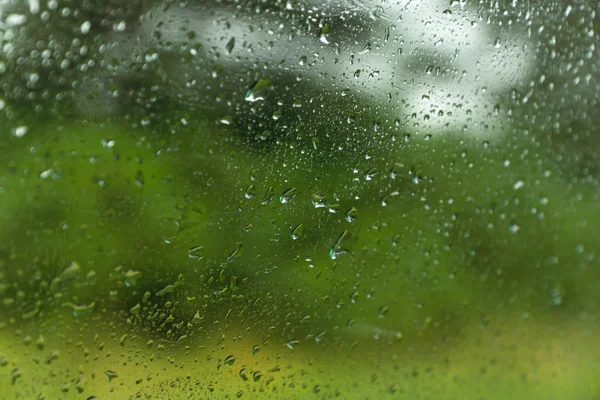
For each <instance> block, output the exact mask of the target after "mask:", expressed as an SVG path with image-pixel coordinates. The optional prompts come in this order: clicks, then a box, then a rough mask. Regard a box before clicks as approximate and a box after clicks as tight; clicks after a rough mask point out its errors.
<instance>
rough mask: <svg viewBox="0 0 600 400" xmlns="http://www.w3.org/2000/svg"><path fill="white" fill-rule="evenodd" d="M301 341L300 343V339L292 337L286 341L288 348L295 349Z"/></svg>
mask: <svg viewBox="0 0 600 400" xmlns="http://www.w3.org/2000/svg"><path fill="white" fill-rule="evenodd" d="M299 343H300V341H298V340H296V339H291V340H288V341H287V342H286V343H285V347H287V348H288V349H295V348H296V346H297V345H298V344H299Z"/></svg>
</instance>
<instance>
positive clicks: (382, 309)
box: [377, 306, 388, 318]
mask: <svg viewBox="0 0 600 400" xmlns="http://www.w3.org/2000/svg"><path fill="white" fill-rule="evenodd" d="M387 313H388V308H387V307H386V306H381V307H379V310H378V311H377V316H378V317H379V318H383V317H385V316H386V315H387Z"/></svg>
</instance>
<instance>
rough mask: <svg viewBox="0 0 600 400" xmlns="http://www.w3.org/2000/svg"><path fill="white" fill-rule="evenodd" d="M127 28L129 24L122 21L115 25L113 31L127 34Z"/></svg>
mask: <svg viewBox="0 0 600 400" xmlns="http://www.w3.org/2000/svg"><path fill="white" fill-rule="evenodd" d="M126 28H127V23H126V22H125V21H120V22H119V23H117V24H114V25H113V31H115V32H125V29H126Z"/></svg>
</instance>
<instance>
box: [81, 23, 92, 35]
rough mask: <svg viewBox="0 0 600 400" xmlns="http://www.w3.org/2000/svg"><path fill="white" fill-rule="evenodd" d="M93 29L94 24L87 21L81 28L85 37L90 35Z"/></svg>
mask: <svg viewBox="0 0 600 400" xmlns="http://www.w3.org/2000/svg"><path fill="white" fill-rule="evenodd" d="M91 28H92V22H91V21H85V22H84V23H83V24H81V26H80V27H79V29H80V30H81V33H82V34H84V35H86V34H88V33H89V32H90V29H91Z"/></svg>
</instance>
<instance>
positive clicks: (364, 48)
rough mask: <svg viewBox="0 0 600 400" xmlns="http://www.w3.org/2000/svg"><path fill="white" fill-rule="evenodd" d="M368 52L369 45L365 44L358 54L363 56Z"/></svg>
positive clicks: (369, 49)
mask: <svg viewBox="0 0 600 400" xmlns="http://www.w3.org/2000/svg"><path fill="white" fill-rule="evenodd" d="M369 51H371V43H369V42H367V44H365V46H364V47H363V48H362V50H361V51H360V52H359V53H358V54H365V53H368V52H369Z"/></svg>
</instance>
